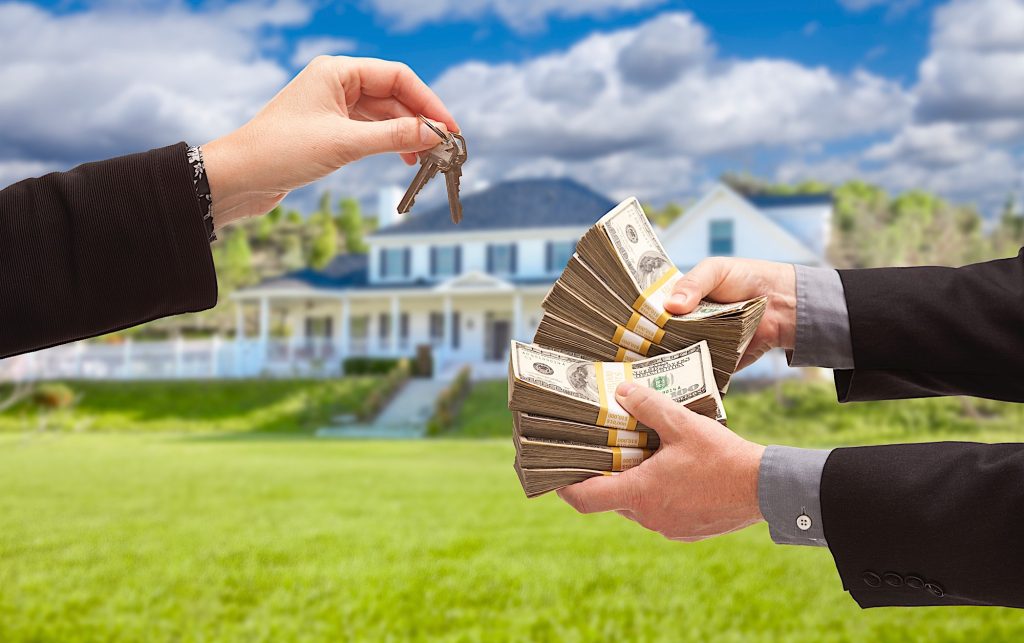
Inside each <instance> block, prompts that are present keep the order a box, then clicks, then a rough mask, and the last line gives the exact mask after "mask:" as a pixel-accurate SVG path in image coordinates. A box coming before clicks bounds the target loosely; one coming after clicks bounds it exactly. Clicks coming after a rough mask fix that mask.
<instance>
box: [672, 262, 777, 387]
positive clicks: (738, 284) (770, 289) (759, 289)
mask: <svg viewBox="0 0 1024 643" xmlns="http://www.w3.org/2000/svg"><path fill="white" fill-rule="evenodd" d="M762 295H764V296H767V297H768V310H767V311H765V314H764V318H763V319H762V320H761V324H760V325H759V326H758V327H757V332H756V333H754V337H753V339H752V340H751V341H750V345H749V346H747V350H746V352H744V354H743V357H742V358H741V359H740V364H739V368H744V367H746V366H749V365H750V364H753V363H754V362H756V361H757V360H758V359H759V358H760V357H761V356H762V355H764V354H765V353H767V352H768V351H769V350H771V349H773V348H785V349H792V348H793V345H794V343H795V342H796V271H795V270H794V268H793V266H792V265H791V264H785V263H775V262H772V261H759V260H756V259H726V258H722V257H712V258H710V259H705V260H704V261H701V262H700V263H699V264H697V265H696V266H695V267H694V268H693V270H691V271H690V272H688V273H686V274H685V275H684V276H683V278H682V279H680V280H679V281H678V282H677V283H676V286H675V289H674V291H673V295H672V297H670V298H669V300H668V301H667V302H666V303H665V310H667V311H668V312H670V313H673V314H675V315H684V314H686V313H688V312H690V311H692V310H693V309H694V308H696V307H697V304H698V303H700V300H701V299H710V300H711V301H717V302H721V303H732V302H735V301H742V300H744V299H752V298H754V297H760V296H762Z"/></svg>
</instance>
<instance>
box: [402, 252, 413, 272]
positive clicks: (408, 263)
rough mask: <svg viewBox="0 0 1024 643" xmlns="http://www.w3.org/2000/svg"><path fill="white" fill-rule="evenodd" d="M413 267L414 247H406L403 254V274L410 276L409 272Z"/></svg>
mask: <svg viewBox="0 0 1024 643" xmlns="http://www.w3.org/2000/svg"><path fill="white" fill-rule="evenodd" d="M411 269H412V249H411V248H406V249H405V252H404V253H403V256H402V275H403V276H405V277H408V276H409V272H410V271H411Z"/></svg>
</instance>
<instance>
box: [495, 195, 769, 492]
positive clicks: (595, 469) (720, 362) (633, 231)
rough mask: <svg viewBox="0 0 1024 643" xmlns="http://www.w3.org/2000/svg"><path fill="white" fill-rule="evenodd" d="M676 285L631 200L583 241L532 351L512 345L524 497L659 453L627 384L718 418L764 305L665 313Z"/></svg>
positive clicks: (556, 288) (512, 403)
mask: <svg viewBox="0 0 1024 643" xmlns="http://www.w3.org/2000/svg"><path fill="white" fill-rule="evenodd" d="M681 278H682V273H680V271H679V270H678V269H677V268H676V267H675V265H673V263H672V261H671V260H670V259H669V258H668V255H667V254H666V253H665V250H664V248H663V247H662V245H661V242H660V241H659V240H658V237H657V235H656V234H655V232H654V229H653V228H652V227H651V225H650V222H649V221H648V219H647V216H646V215H645V214H644V212H643V209H642V208H641V207H640V203H639V201H637V200H636V199H635V198H630V199H627V200H625V201H623V202H622V203H620V204H619V205H618V206H616V207H615V208H614V209H613V210H612V211H611V212H609V213H608V214H606V215H605V216H604V217H602V218H601V219H600V220H599V221H598V222H597V223H596V224H595V225H594V226H593V227H591V228H590V230H588V231H587V232H586V234H584V235H583V237H581V238H580V240H579V242H578V243H577V245H576V253H575V254H574V255H573V256H572V258H571V259H570V260H569V263H568V265H567V266H566V269H565V270H564V271H563V273H562V275H561V277H559V279H558V281H557V282H555V284H554V285H553V286H552V288H551V290H550V291H549V292H548V295H547V297H545V299H544V302H543V304H542V305H543V308H544V316H543V317H542V318H541V321H540V324H539V326H538V328H537V334H536V335H535V336H534V343H533V344H523V343H520V342H512V349H511V353H510V364H509V388H508V400H509V408H510V409H511V410H512V416H513V425H514V442H515V446H516V460H515V470H516V473H517V474H518V475H519V480H520V482H521V483H522V485H523V489H524V490H525V491H526V495H527V496H529V497H533V496H537V495H540V494H543V493H546V492H548V491H552V490H554V489H558V488H560V487H564V486H566V485H570V484H574V483H577V482H581V481H583V480H586V479H587V478H590V477H593V476H599V475H614V474H616V473H617V472H620V471H623V470H625V469H628V468H630V467H633V466H636V465H638V464H640V463H641V462H643V461H644V460H645V459H646V458H648V457H650V456H651V455H652V454H653V453H654V452H655V451H656V450H657V448H658V446H659V444H660V443H659V440H658V435H657V433H656V432H654V431H653V430H652V429H651V428H649V427H646V426H643V425H642V424H638V423H637V421H636V419H635V418H633V417H631V416H630V415H629V414H628V413H626V411H625V410H624V409H622V407H621V406H619V404H618V403H617V402H616V400H615V388H616V387H617V386H618V384H619V383H621V382H623V381H626V380H632V381H635V382H637V383H638V384H641V385H644V386H647V387H649V388H652V389H654V390H656V391H659V392H661V393H662V394H664V395H668V396H670V397H671V398H672V399H673V401H675V402H677V403H679V404H684V405H686V406H687V407H688V408H689V409H691V410H692V411H694V412H696V413H700V414H702V415H706V416H708V417H710V418H714V419H715V420H718V421H719V422H722V423H724V422H725V419H726V418H725V408H724V406H723V405H722V397H721V396H722V395H724V394H725V392H726V391H727V390H728V386H729V378H730V377H731V376H732V374H733V372H734V371H735V370H736V366H737V364H738V363H739V359H740V357H741V356H742V354H743V351H744V350H745V349H746V347H747V344H749V343H750V339H751V337H752V336H753V334H754V331H755V330H756V329H757V325H758V324H759V323H760V321H761V317H762V316H763V315H764V311H765V307H766V304H767V301H766V299H765V298H764V297H759V298H756V299H751V300H747V301H742V302H736V303H730V304H720V303H715V302H710V301H702V302H700V304H699V305H698V306H697V308H696V309H695V310H694V311H692V312H690V313H689V314H686V315H671V314H670V313H668V312H667V311H666V310H665V308H664V302H665V301H666V300H667V299H668V297H669V296H670V295H671V293H672V290H673V287H674V286H675V284H676V282H677V281H678V280H679V279H681Z"/></svg>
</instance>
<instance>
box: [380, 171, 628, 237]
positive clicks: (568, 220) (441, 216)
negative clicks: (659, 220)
mask: <svg viewBox="0 0 1024 643" xmlns="http://www.w3.org/2000/svg"><path fill="white" fill-rule="evenodd" d="M434 180H435V181H438V180H441V181H443V180H444V179H443V178H442V177H437V178H436V179H434ZM613 207H615V202H614V201H612V200H611V199H609V198H608V197H606V196H602V195H600V194H598V193H597V192H594V191H593V190H591V189H590V188H588V187H586V186H583V185H580V184H579V183H577V182H575V181H573V180H571V179H522V180H518V181H506V182H504V183H499V184H497V185H495V186H493V187H490V188H488V189H486V190H482V191H480V192H476V193H474V194H467V195H466V196H465V197H464V198H463V199H462V211H463V216H462V223H461V224H459V225H458V226H455V225H453V224H452V222H451V219H450V215H449V212H448V204H447V203H445V204H443V205H441V206H438V207H436V208H433V209H431V210H427V211H425V212H422V213H419V214H418V213H417V212H416V208H415V207H413V211H412V214H411V216H410V217H409V218H408V219H407V220H405V221H403V222H402V223H398V224H395V225H393V226H389V227H387V228H382V229H380V230H378V231H377V232H375V233H374V235H382V236H383V235H398V234H417V233H432V232H434V233H436V232H445V231H448V230H451V231H456V232H460V231H464V230H518V229H522V228H551V227H562V226H581V227H585V226H590V225H591V224H593V223H594V222H595V221H597V220H598V219H600V218H601V217H602V216H603V215H604V214H605V213H606V212H608V211H609V210H611V209H612V208H613Z"/></svg>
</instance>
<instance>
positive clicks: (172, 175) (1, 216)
mask: <svg viewBox="0 0 1024 643" xmlns="http://www.w3.org/2000/svg"><path fill="white" fill-rule="evenodd" d="M185 149H186V148H185V145H184V144H183V143H181V144H178V145H173V146H171V147H166V148H162V149H157V150H152V151H150V152H146V153H142V154H133V155H130V156H124V157H120V158H115V159H110V160H108V161H102V162H98V163H87V164H85V165H81V166H79V167H77V168H75V169H73V170H71V171H69V172H58V173H54V174H49V175H46V176H44V177H41V178H38V179H28V180H25V181H21V182H19V183H15V184H14V185H12V186H10V187H8V188H6V189H4V190H3V191H0V358H3V357H8V356H11V355H16V354H18V353H24V352H28V351H33V350H37V349H40V348H45V347H48V346H53V345H55V344H61V343H64V342H69V341H73V340H76V339H81V338H84V337H90V336H93V335H98V334H101V333H105V332H110V331H113V330H118V329H121V328H126V327H128V326H133V325H135V324H139V323H142V322H146V321H150V320H152V319H156V318H158V317H164V316H167V315H173V314H177V313H183V312H191V311H197V310H203V309H205V308H210V307H211V306H213V305H214V304H215V303H216V302H217V279H216V274H215V272H214V267H213V259H212V257H211V254H210V244H209V241H208V236H207V232H206V230H205V227H204V224H203V220H202V215H201V213H200V210H199V204H198V202H197V200H196V196H195V191H194V188H193V185H192V178H191V175H190V166H189V164H188V161H187V158H186V155H185Z"/></svg>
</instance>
